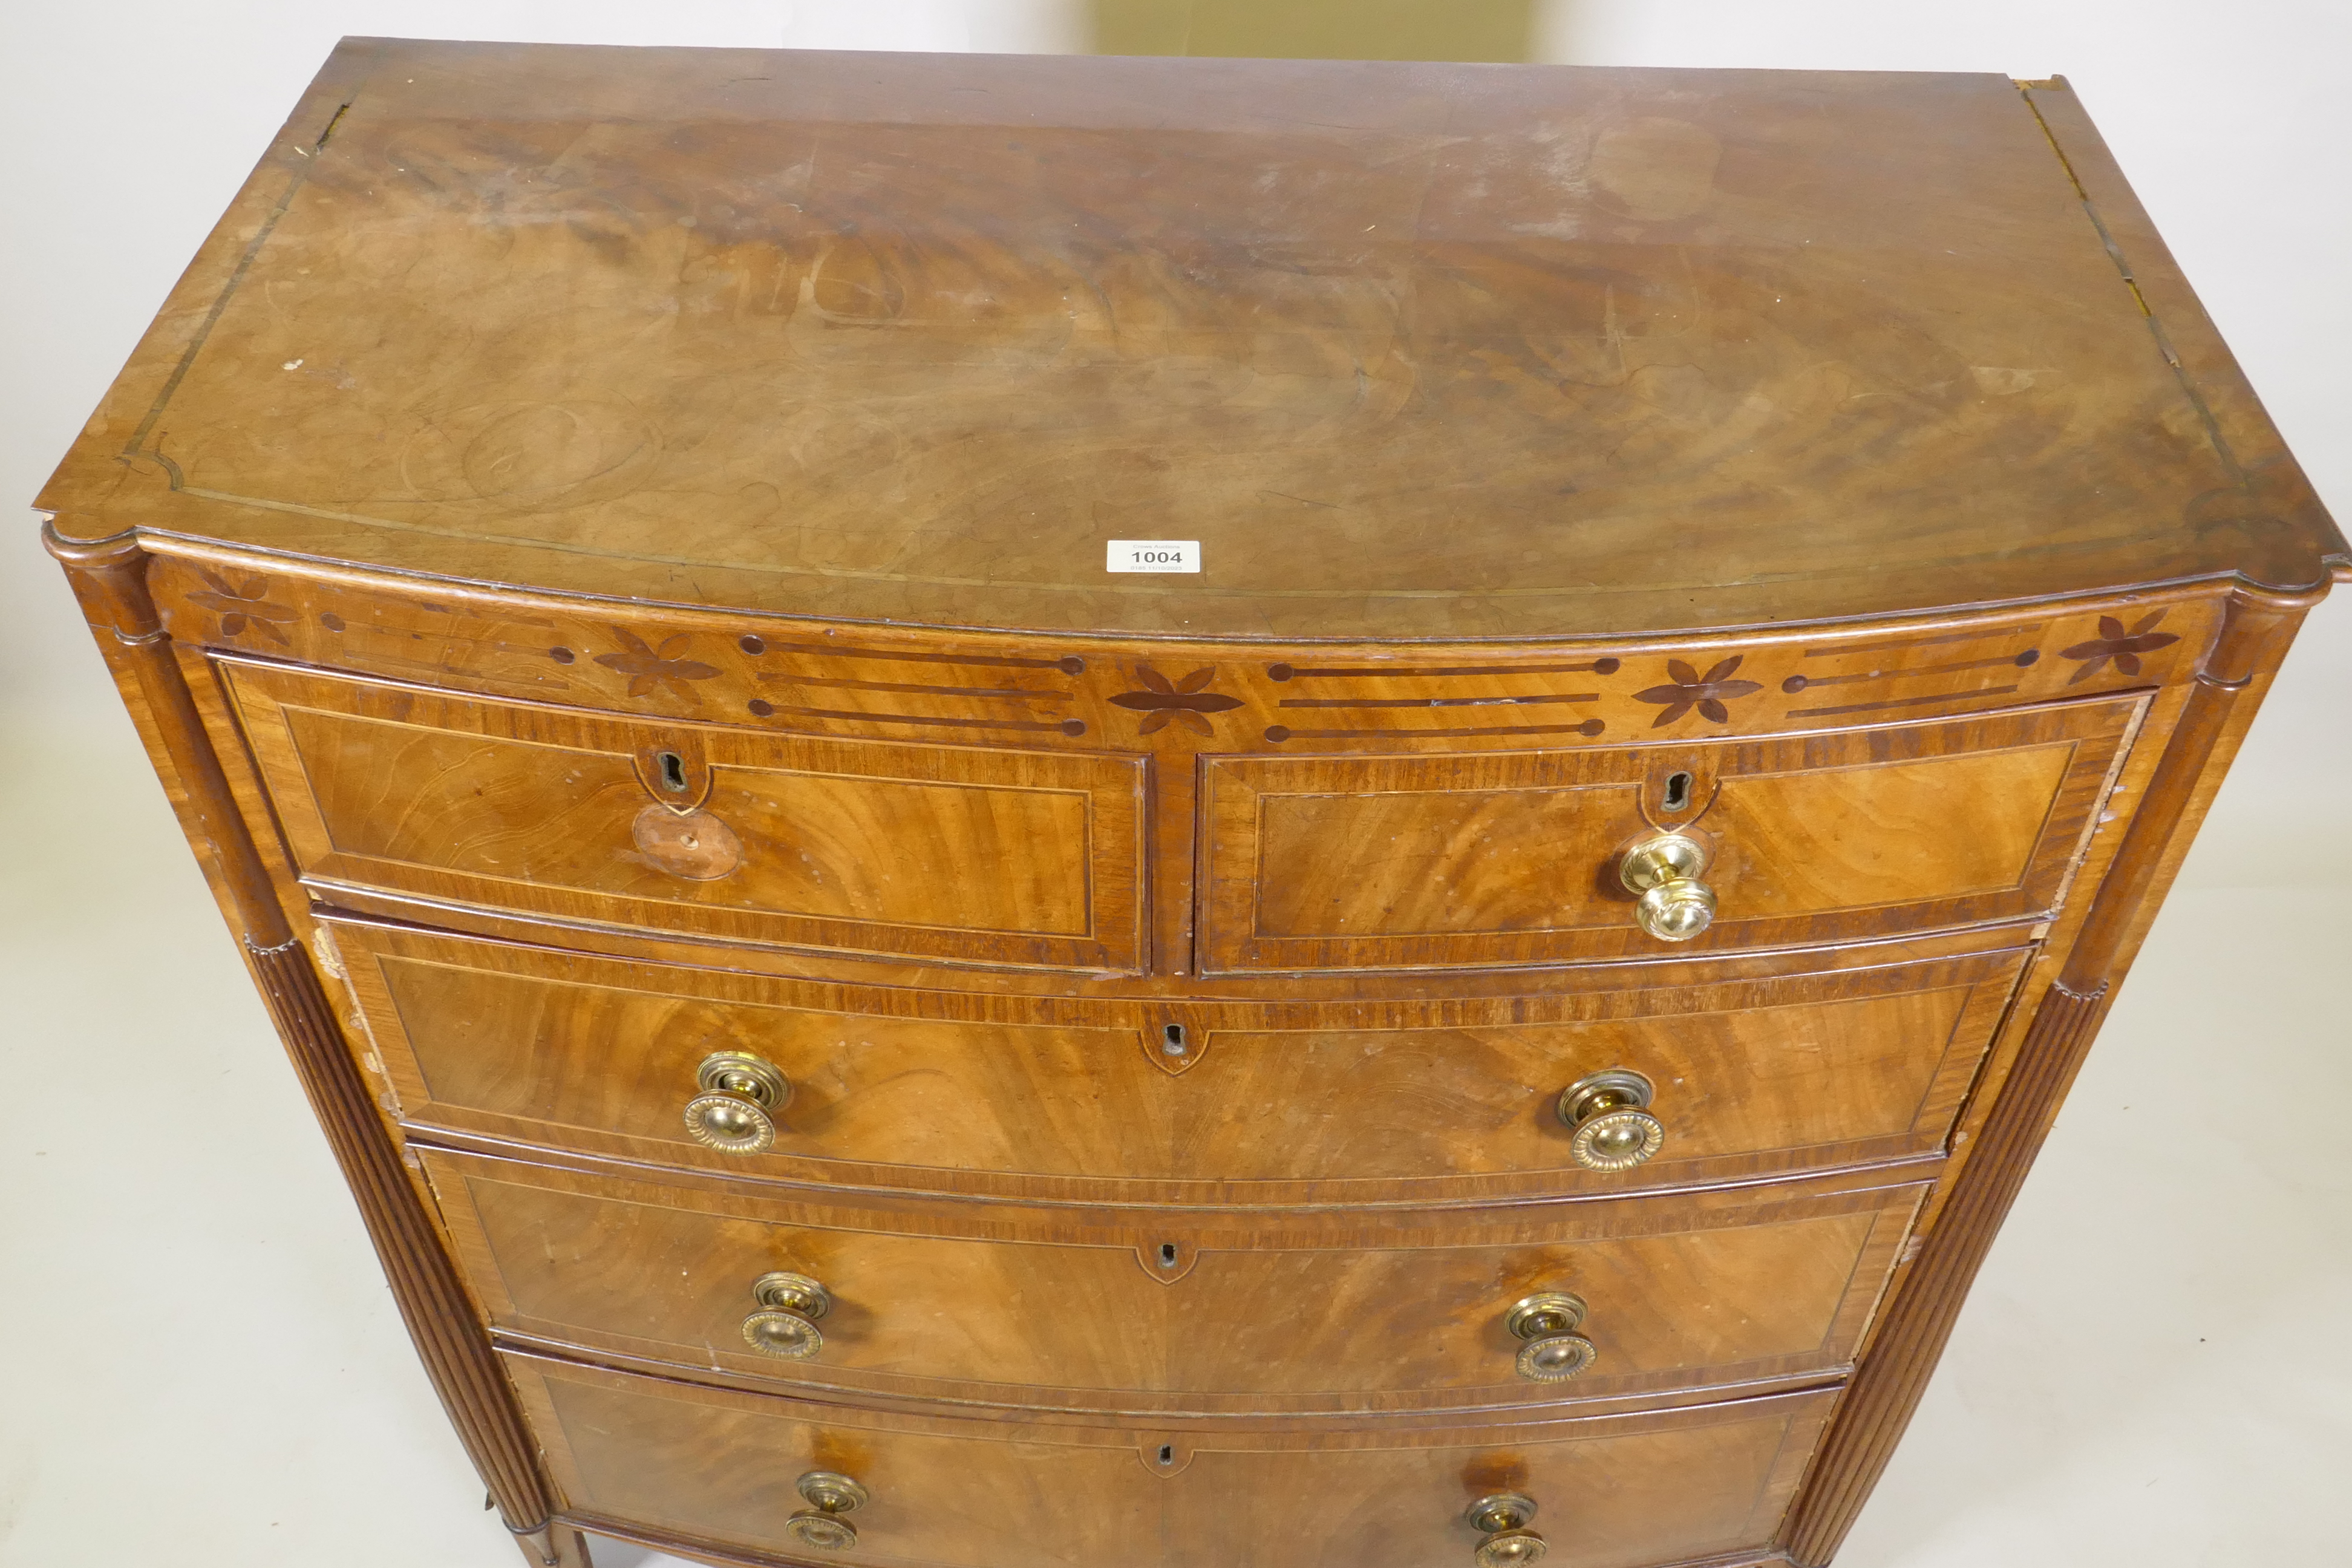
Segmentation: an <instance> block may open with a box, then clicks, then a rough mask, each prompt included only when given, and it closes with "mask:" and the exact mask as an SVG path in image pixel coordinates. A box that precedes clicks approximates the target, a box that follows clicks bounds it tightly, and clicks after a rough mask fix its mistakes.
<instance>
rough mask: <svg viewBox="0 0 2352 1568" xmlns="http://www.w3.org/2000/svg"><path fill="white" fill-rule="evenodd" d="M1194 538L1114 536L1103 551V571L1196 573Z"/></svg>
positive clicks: (1197, 549)
mask: <svg viewBox="0 0 2352 1568" xmlns="http://www.w3.org/2000/svg"><path fill="white" fill-rule="evenodd" d="M1200 569H1201V542H1200V541H1199V540H1197V539H1114V540H1112V541H1111V542H1110V544H1109V546H1108V548H1107V549H1106V550H1105V551H1104V552H1103V570H1104V571H1106V572H1198V571H1199V570H1200Z"/></svg>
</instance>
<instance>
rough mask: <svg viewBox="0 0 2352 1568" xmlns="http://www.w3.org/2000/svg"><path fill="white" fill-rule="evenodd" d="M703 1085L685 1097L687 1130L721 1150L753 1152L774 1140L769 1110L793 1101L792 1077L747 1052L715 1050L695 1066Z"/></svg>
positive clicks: (697, 1139)
mask: <svg viewBox="0 0 2352 1568" xmlns="http://www.w3.org/2000/svg"><path fill="white" fill-rule="evenodd" d="M694 1084H695V1087H696V1088H697V1089H700V1090H701V1092H700V1093H699V1094H698V1095H696V1096H695V1097H694V1098H693V1099H692V1100H688V1101H687V1102H686V1131H687V1132H688V1135H689V1136H691V1137H692V1138H693V1140H694V1141H695V1142H698V1143H699V1144H701V1145H702V1146H703V1147H704V1148H706V1149H716V1150H718V1151H719V1152H720V1153H722V1154H757V1153H760V1152H762V1151H763V1150H765V1149H767V1148H768V1147H769V1146H770V1145H771V1144H772V1143H774V1142H775V1141H776V1123H775V1120H774V1118H773V1117H772V1116H771V1115H769V1112H771V1111H774V1110H782V1109H783V1108H784V1107H785V1106H787V1105H789V1104H791V1103H792V1099H793V1086H792V1080H791V1079H787V1078H785V1077H784V1075H783V1074H782V1073H781V1072H778V1071H777V1070H776V1068H775V1064H774V1063H772V1062H770V1061H767V1060H764V1059H763V1058H759V1057H755V1056H753V1055H752V1054H751V1052H749V1051H714V1052H712V1053H711V1054H710V1055H709V1056H707V1057H705V1058H702V1063H701V1065H700V1066H699V1067H698V1068H695V1069H694Z"/></svg>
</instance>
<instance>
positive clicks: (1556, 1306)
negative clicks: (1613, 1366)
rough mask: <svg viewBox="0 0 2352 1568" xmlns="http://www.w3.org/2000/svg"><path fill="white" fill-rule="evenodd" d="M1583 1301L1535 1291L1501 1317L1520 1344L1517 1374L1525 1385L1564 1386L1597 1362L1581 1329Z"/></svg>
mask: <svg viewBox="0 0 2352 1568" xmlns="http://www.w3.org/2000/svg"><path fill="white" fill-rule="evenodd" d="M1585 1311H1586V1308H1585V1305H1584V1298H1583V1297H1581V1296H1579V1295H1577V1294H1576V1293H1575V1292H1574V1291H1572V1290H1538V1292H1536V1294H1534V1295H1532V1296H1526V1297H1522V1298H1520V1299H1519V1300H1517V1301H1515V1302H1513V1303H1512V1304H1511V1310H1509V1311H1508V1312H1506V1313H1505V1314H1503V1326H1504V1327H1505V1328H1507V1329H1508V1330H1509V1331H1511V1336H1512V1337H1513V1338H1514V1339H1517V1340H1518V1341H1519V1342H1520V1344H1519V1356H1518V1363H1517V1365H1518V1372H1519V1375H1520V1376H1521V1377H1524V1378H1526V1379H1527V1380H1528V1382H1529V1383H1566V1382H1567V1381H1568V1380H1569V1379H1570V1378H1571V1377H1575V1376H1577V1375H1578V1374H1579V1373H1582V1372H1583V1371H1584V1370H1585V1369H1586V1368H1587V1367H1589V1366H1591V1364H1592V1363H1594V1362H1595V1361H1596V1360H1598V1359H1599V1358H1600V1355H1601V1352H1599V1351H1598V1350H1596V1349H1595V1348H1593V1343H1592V1342H1591V1340H1588V1339H1586V1338H1585V1337H1584V1336H1583V1335H1582V1334H1580V1333H1578V1332H1577V1330H1578V1329H1579V1328H1580V1327H1581V1326H1582V1325H1583V1322H1584V1316H1585Z"/></svg>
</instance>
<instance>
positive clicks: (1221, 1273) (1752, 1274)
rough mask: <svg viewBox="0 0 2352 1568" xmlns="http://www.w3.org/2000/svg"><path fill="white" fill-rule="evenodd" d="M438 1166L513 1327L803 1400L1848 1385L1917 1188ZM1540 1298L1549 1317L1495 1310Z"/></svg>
mask: <svg viewBox="0 0 2352 1568" xmlns="http://www.w3.org/2000/svg"><path fill="white" fill-rule="evenodd" d="M424 1158H425V1166H426V1169H427V1171H428V1172H429V1173H430V1176H431V1179H432V1182H433V1186H434V1190H435V1192H436V1194H438V1195H439V1197H440V1201H441V1207H442V1211H443V1213H444V1215H445V1216H446V1219H447V1222H448V1224H449V1226H450V1227H451V1230H452V1233H453V1234H454V1235H455V1237H456V1238H457V1246H458V1252H459V1256H460V1257H461V1258H463V1259H464V1260H465V1261H466V1264H467V1268H468V1270H469V1272H470V1273H471V1275H472V1277H473V1279H474V1282H475V1289H476V1293H477V1295H478V1297H479V1299H480V1300H482V1302H483V1303H484V1306H485V1308H486V1310H488V1312H489V1314H490V1323H491V1326H492V1327H493V1328H494V1329H496V1330H499V1331H503V1332H506V1333H509V1334H512V1335H519V1336H524V1337H527V1338H530V1339H532V1340H536V1341H541V1342H555V1343H559V1344H563V1345H568V1346H574V1347H585V1348H588V1349H592V1350H598V1351H604V1352H613V1353H616V1354H624V1355H631V1356H636V1357H640V1358H643V1359H646V1360H651V1361H657V1362H667V1363H675V1364H678V1365H683V1366H696V1367H705V1368H710V1369H717V1370H723V1371H726V1372H728V1373H733V1374H735V1375H738V1376H741V1377H748V1378H757V1379H777V1380H782V1381H785V1382H789V1383H791V1384H796V1385H801V1386H806V1387H814V1386H825V1387H833V1388H838V1389H844V1390H848V1391H866V1392H869V1393H876V1394H896V1395H901V1396H907V1397H918V1398H949V1399H961V1400H968V1401H977V1402H983V1403H991V1404H1000V1405H1034V1406H1051V1407H1062V1406H1088V1407H1109V1408H1121V1409H1134V1408H1145V1407H1160V1406H1170V1407H1181V1408H1188V1409H1202V1408H1213V1409H1220V1410H1233V1411H1246V1412H1259V1411H1269V1410H1300V1411H1362V1410H1393V1409H1403V1408H1428V1409H1450V1408H1486V1407H1493V1406H1503V1405H1519V1404H1530V1403H1552V1402H1556V1401H1561V1400H1586V1399H1590V1400H1627V1399H1638V1398H1640V1397H1641V1396H1645V1395H1654V1394H1662V1393H1671V1394H1685V1393H1687V1392H1688V1391H1691V1390H1700V1389H1709V1388H1715V1389H1721V1388H1727V1387H1737V1386H1742V1385H1750V1384H1767V1383H1771V1382H1774V1381H1776V1380H1782V1381H1785V1380H1803V1379H1810V1380H1814V1381H1819V1380H1820V1379H1822V1378H1824V1377H1827V1376H1832V1375H1836V1374H1837V1373H1841V1372H1843V1369H1844V1368H1845V1366H1846V1365H1847V1363H1849V1362H1850V1361H1851V1359H1852V1355H1853V1348H1854V1345H1855V1344H1856V1342H1858V1340H1859V1337H1860V1335H1861V1332H1862V1330H1863V1326H1864V1323H1865V1322H1866V1321H1868V1319H1869V1316H1870V1313H1871V1311H1872V1310H1873V1309H1874V1306H1875V1303H1876V1301H1877V1299H1878V1295H1879V1291H1880V1290H1881V1289H1882V1288H1883V1287H1884V1285H1885V1280H1886V1279H1887V1276H1888V1274H1889V1272H1890V1271H1891V1269H1892V1268H1893V1266H1894V1262H1895V1257H1896V1254H1897V1253H1898V1252H1899V1250H1900V1248H1901V1246H1902V1241H1903V1238H1904V1237H1905V1235H1906V1231H1907V1227H1908V1226H1909V1224H1910V1222H1911V1217H1912V1215H1913V1213H1914V1211H1915V1210H1916V1207H1917V1205H1918V1201H1919V1198H1920V1195H1921V1194H1923V1193H1924V1192H1925V1191H1926V1187H1925V1185H1924V1184H1921V1183H1919V1182H1918V1181H1916V1180H1914V1181H1912V1182H1908V1183H1905V1182H1898V1181H1894V1180H1890V1179H1888V1178H1885V1177H1880V1178H1877V1179H1876V1180H1875V1181H1870V1180H1866V1179H1861V1178H1854V1177H1848V1178H1845V1179H1843V1181H1826V1182H1825V1181H1821V1180H1814V1181H1811V1182H1805V1183H1797V1184H1786V1185H1781V1186H1775V1187H1768V1188H1764V1189H1760V1190H1752V1191H1751V1190H1735V1191H1733V1192H1730V1193H1706V1194H1687V1195H1675V1196H1660V1197H1649V1198H1639V1199H1632V1198H1628V1199H1617V1200H1613V1201H1601V1202H1587V1203H1570V1204H1551V1205H1514V1206H1513V1207H1512V1208H1510V1209H1509V1210H1508V1211H1507V1212H1505V1213H1502V1214H1491V1213H1487V1212H1484V1211H1479V1210H1439V1211H1433V1212H1432V1211H1419V1212H1415V1211H1408V1212H1403V1213H1384V1214H1381V1215H1370V1216H1361V1217H1355V1218H1350V1219H1348V1220H1345V1221H1341V1222H1337V1223H1335V1222H1334V1221H1333V1220H1332V1219H1330V1218H1328V1217H1325V1216H1318V1215H1311V1214H1308V1215H1292V1214H1286V1213H1275V1214H1267V1215H1259V1216H1256V1217H1255V1218H1254V1219H1253V1220H1251V1221H1248V1222H1246V1223H1236V1222H1235V1221H1234V1220H1233V1219H1231V1218H1230V1217H1224V1216H1214V1215H1201V1214H1199V1213H1189V1214H1188V1213H1183V1212H1169V1211H1157V1212H1155V1211H1150V1210H1144V1211H1138V1212H1133V1213H1111V1214H1104V1213H1101V1212H1096V1211H1081V1212H1076V1213H1064V1212H1058V1211H1053V1210H1046V1209H1039V1208H1034V1207H1027V1208H1015V1207H1013V1206H1011V1205H955V1207H954V1209H953V1210H951V1211H940V1210H937V1209H929V1210H893V1209H888V1208H882V1207H875V1206H853V1205H847V1204H845V1203H842V1202H841V1201H839V1200H838V1199H835V1200H833V1201H831V1202H826V1201H822V1200H818V1201H802V1202H786V1201H782V1200H779V1199H773V1198H768V1197H764V1196H761V1195H757V1194H743V1193H740V1192H737V1191H733V1190H730V1189H728V1188H725V1187H723V1186H720V1185H719V1184H703V1185H700V1186H695V1187H685V1186H677V1185H672V1184H666V1183H655V1182H646V1181H637V1180H631V1179H625V1178H622V1177H617V1176H613V1175H608V1174H604V1173H593V1172H588V1171H581V1170H562V1169H551V1168H547V1167H542V1166H537V1165H531V1164H525V1163H520V1162H515V1161H508V1160H495V1159H488V1158H484V1157H481V1156H477V1155H468V1154H458V1153H452V1152H445V1151H438V1150H428V1151H426V1152H425V1155H424ZM762 1279H772V1281H773V1282H772V1285H771V1287H770V1289H769V1293H768V1296H767V1297H766V1298H763V1297H762V1295H761V1289H760V1287H759V1281H761V1280H762ZM807 1281H814V1284H815V1286H816V1287H818V1288H821V1289H822V1295H821V1296H820V1295H818V1294H817V1293H816V1290H814V1289H812V1288H811V1287H810V1286H809V1285H808V1284H807V1283H805V1282H807ZM1554 1297H1557V1298H1559V1300H1557V1301H1554V1302H1553V1307H1554V1308H1556V1309H1557V1310H1553V1311H1551V1312H1550V1313H1549V1316H1547V1315H1546V1314H1545V1309H1544V1308H1542V1307H1541V1306H1539V1305H1538V1306H1535V1307H1529V1308H1527V1309H1525V1310H1522V1311H1521V1312H1520V1313H1519V1315H1518V1316H1517V1318H1515V1317H1514V1316H1513V1311H1514V1309H1515V1308H1517V1307H1519V1306H1520V1304H1521V1303H1523V1302H1528V1301H1530V1300H1537V1299H1549V1298H1554ZM1570 1299H1573V1300H1575V1301H1577V1302H1580V1305H1576V1306H1571V1305H1569V1304H1568V1303H1569V1301H1570ZM755 1340H756V1341H758V1342H759V1344H757V1345H755V1344H754V1341H755ZM762 1347H765V1348H762ZM1531 1347H1532V1348H1531Z"/></svg>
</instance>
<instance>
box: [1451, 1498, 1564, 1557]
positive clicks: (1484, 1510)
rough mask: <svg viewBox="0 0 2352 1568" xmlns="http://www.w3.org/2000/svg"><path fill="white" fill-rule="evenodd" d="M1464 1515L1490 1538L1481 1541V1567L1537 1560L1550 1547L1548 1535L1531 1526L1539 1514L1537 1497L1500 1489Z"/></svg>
mask: <svg viewBox="0 0 2352 1568" xmlns="http://www.w3.org/2000/svg"><path fill="white" fill-rule="evenodd" d="M1462 1517H1463V1518H1465V1519H1466V1520H1468V1521H1470V1524H1471V1526H1472V1528H1474V1529H1475V1530H1476V1531H1478V1533H1479V1534H1481V1535H1483V1536H1485V1537H1486V1539H1485V1540H1483V1541H1481V1542H1478V1550H1477V1552H1476V1553H1475V1560H1476V1562H1477V1563H1478V1568H1509V1565H1510V1564H1512V1563H1533V1562H1534V1561H1536V1559H1538V1558H1539V1557H1541V1556H1542V1555H1543V1554H1544V1553H1545V1552H1548V1551H1549V1550H1550V1547H1549V1543H1547V1542H1545V1540H1544V1538H1543V1537H1542V1536H1540V1535H1538V1534H1537V1533H1536V1532H1535V1531H1532V1530H1529V1529H1528V1524H1529V1523H1531V1522H1532V1521H1534V1519H1535V1517H1536V1500H1535V1499H1533V1498H1531V1497H1527V1496H1523V1495H1522V1494H1520V1493H1518V1492H1496V1493H1495V1494H1493V1495H1492V1496H1490V1497H1482V1498H1480V1499H1479V1500H1477V1501H1475V1502H1474V1503H1472V1504H1471V1505H1470V1506H1469V1507H1468V1508H1466V1509H1465V1510H1463V1512H1462Z"/></svg>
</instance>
